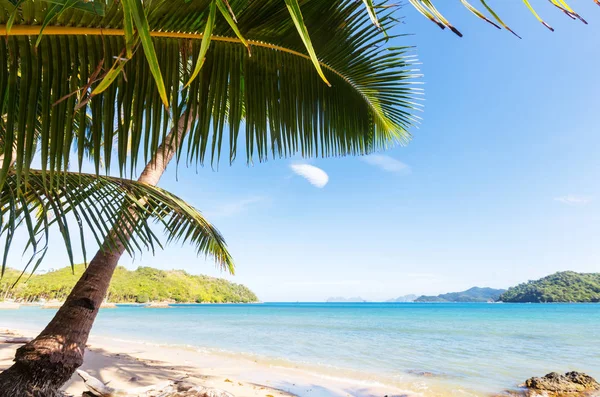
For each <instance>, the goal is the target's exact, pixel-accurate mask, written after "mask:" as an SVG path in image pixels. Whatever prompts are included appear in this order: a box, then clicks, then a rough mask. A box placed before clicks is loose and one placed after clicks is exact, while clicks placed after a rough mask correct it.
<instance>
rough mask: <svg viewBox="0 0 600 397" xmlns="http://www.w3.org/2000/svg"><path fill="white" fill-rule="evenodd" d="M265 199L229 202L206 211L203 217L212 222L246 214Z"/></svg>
mask: <svg viewBox="0 0 600 397" xmlns="http://www.w3.org/2000/svg"><path fill="white" fill-rule="evenodd" d="M266 200H267V198H266V197H263V196H253V197H247V198H244V199H240V200H237V201H230V202H226V203H222V204H220V205H219V206H217V207H216V208H214V209H212V210H210V211H206V212H205V213H204V215H205V216H206V218H207V219H209V220H212V219H215V218H227V217H230V216H234V215H238V214H240V213H242V212H246V211H248V210H249V209H250V207H252V206H253V205H255V204H259V203H261V202H264V201H266Z"/></svg>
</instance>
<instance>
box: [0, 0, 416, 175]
mask: <svg viewBox="0 0 600 397" xmlns="http://www.w3.org/2000/svg"><path fill="white" fill-rule="evenodd" d="M138 1H139V0H136V1H134V0H128V3H127V4H128V5H129V4H137V2H138ZM122 4H124V3H123V2H113V1H107V2H106V3H105V12H104V15H100V14H94V13H91V12H85V11H83V10H81V9H79V8H75V7H71V8H68V9H66V10H64V12H61V13H60V14H59V15H56V16H55V17H54V18H53V19H52V20H51V21H50V22H49V23H48V24H47V25H46V26H45V27H44V32H43V36H42V38H41V40H40V43H39V46H38V47H37V48H35V46H34V45H33V44H34V43H35V40H36V39H37V37H38V35H39V33H40V30H41V24H42V23H43V22H44V21H45V20H46V16H47V13H48V12H49V7H48V5H47V4H45V3H44V2H40V1H33V0H25V1H24V2H23V4H22V5H21V7H20V8H19V9H18V14H17V15H16V17H15V18H14V23H13V26H12V28H11V30H10V32H8V37H7V38H6V39H5V40H2V41H1V42H0V97H2V98H9V99H12V100H6V101H4V102H3V103H2V111H1V112H0V113H1V114H2V115H7V116H8V117H7V118H6V120H4V118H3V119H2V121H1V122H0V123H1V124H3V130H4V131H6V134H5V136H4V149H3V150H4V151H7V152H8V151H10V150H17V151H18V153H17V154H18V155H19V156H20V158H21V159H22V161H23V163H26V164H27V163H31V161H32V158H33V155H34V153H31V152H27V151H25V150H23V149H22V148H23V147H24V145H23V144H22V142H21V136H22V134H18V133H16V134H15V133H13V131H16V130H18V129H22V128H24V129H27V128H28V127H29V126H30V125H31V124H32V123H34V122H36V120H38V117H36V116H35V115H34V114H31V113H29V112H28V113H27V114H25V115H23V114H22V111H21V108H20V107H18V106H16V105H14V103H15V102H14V99H16V98H17V97H21V96H26V97H28V98H29V97H32V98H33V99H32V100H33V101H35V103H30V102H28V105H29V106H25V107H24V108H23V110H26V109H28V108H31V107H32V106H36V105H37V106H38V107H39V108H40V109H41V117H40V118H39V119H40V120H41V124H42V125H41V134H40V135H41V136H40V142H39V147H41V149H42V150H41V152H40V153H39V157H40V160H41V170H42V173H44V175H45V174H46V173H48V174H50V175H52V174H53V173H55V172H60V171H65V170H67V167H68V163H67V161H65V159H68V153H69V152H70V150H71V147H70V146H69V144H71V145H78V146H77V151H78V153H79V154H80V156H79V159H80V160H79V164H78V165H79V167H81V162H82V159H83V155H82V153H83V147H82V146H81V145H82V143H83V141H84V140H83V139H77V140H74V139H73V137H74V136H78V137H83V136H84V135H89V136H90V141H91V142H92V144H93V145H92V146H93V149H94V150H93V151H92V157H93V158H92V159H93V163H94V164H95V167H96V172H100V163H101V160H102V162H103V164H104V166H105V168H106V169H107V170H110V169H111V168H112V167H115V165H116V166H118V168H119V171H120V173H121V176H124V177H125V176H128V175H131V173H132V170H134V169H135V168H136V167H137V166H138V165H139V161H141V160H142V159H143V160H147V159H149V158H151V157H152V156H153V154H154V153H155V152H156V150H157V148H158V147H159V145H160V143H161V141H162V140H163V139H164V137H165V135H166V131H167V129H168V126H169V124H170V123H172V121H171V120H178V119H179V118H180V117H181V116H182V115H184V116H186V117H189V118H191V119H192V120H194V123H193V126H192V129H191V131H190V133H189V134H188V135H187V138H186V142H185V145H184V146H185V147H187V148H188V150H187V151H182V152H181V153H179V154H178V155H179V156H181V157H184V158H185V159H186V160H187V161H188V162H189V163H192V164H193V163H199V164H202V163H204V162H205V160H207V159H208V160H209V161H210V162H213V163H215V164H216V162H217V161H218V159H219V158H220V157H221V155H222V154H223V152H226V154H225V156H226V157H227V158H229V160H230V161H233V159H234V158H236V156H237V154H238V152H239V151H243V152H244V155H245V158H246V161H247V162H249V163H252V162H254V161H256V160H258V161H264V160H266V159H267V158H268V157H284V156H291V155H293V154H295V153H300V154H301V155H303V156H307V157H308V156H323V157H325V156H340V155H348V154H366V153H370V152H372V151H374V150H379V149H384V148H387V147H389V146H390V145H392V144H394V143H405V142H407V141H408V140H409V138H410V134H409V132H408V130H409V128H410V127H411V126H412V125H413V124H414V123H415V122H416V121H417V117H416V116H415V115H414V114H415V111H416V110H417V109H419V104H418V101H417V100H416V99H415V98H416V97H417V96H418V95H419V94H420V91H419V89H417V88H415V79H416V78H417V77H418V75H417V74H416V73H415V72H414V69H413V66H412V63H413V61H414V59H413V58H412V55H411V54H410V53H411V52H412V49H411V48H409V47H397V48H388V47H386V45H385V43H386V40H387V37H386V36H385V34H383V32H382V30H380V29H379V28H377V27H376V26H374V25H373V24H372V22H371V19H370V17H369V15H368V13H367V12H365V10H364V5H363V3H362V1H352V0H335V1H326V2H325V1H319V0H303V1H300V2H299V3H298V4H299V6H300V8H301V15H302V20H303V21H304V26H305V27H306V31H307V32H310V39H311V41H310V43H311V45H312V47H313V48H314V52H315V54H317V55H318V57H319V59H318V64H319V65H320V68H321V69H322V72H323V74H324V76H325V77H326V79H327V81H329V82H330V83H331V85H332V87H330V88H329V87H327V86H326V85H325V84H324V83H323V81H322V79H321V78H320V77H319V75H318V73H317V72H316V71H315V68H314V65H313V60H314V57H313V56H311V55H310V54H309V51H308V50H307V49H306V48H307V45H306V43H307V41H306V37H305V36H301V35H299V34H298V29H300V28H299V27H298V26H296V24H298V25H302V24H300V23H299V22H298V19H297V18H296V22H295V21H294V20H293V19H292V18H290V11H289V10H288V8H287V5H286V3H285V2H284V1H283V0H264V1H260V2H248V1H247V0H230V1H228V4H229V6H230V7H231V10H232V13H233V14H234V15H235V16H236V20H237V23H236V24H235V25H236V27H237V29H234V28H232V25H231V23H230V22H231V21H229V20H228V18H225V17H224V16H223V13H222V12H220V13H216V15H215V18H216V20H217V23H215V26H214V30H213V32H212V35H211V40H210V43H211V44H210V48H209V49H208V50H207V51H206V55H205V61H204V63H203V64H202V68H201V70H200V71H199V72H198V76H197V77H196V78H195V79H193V80H192V82H191V84H190V85H189V87H187V88H185V89H184V85H185V83H187V82H188V81H190V80H191V77H192V74H193V69H194V65H198V64H199V61H201V60H199V59H198V56H199V54H201V44H202V42H203V41H204V40H203V37H204V35H203V34H204V31H205V28H206V22H207V21H208V20H209V11H210V6H211V4H213V0H210V1H209V0H155V1H144V2H143V3H142V6H143V13H144V16H145V20H146V22H147V26H148V35H149V37H150V40H151V44H152V46H153V47H154V49H155V54H156V64H152V63H149V62H148V59H147V57H146V55H147V54H146V52H147V51H146V49H147V48H148V45H149V44H148V43H147V41H146V45H144V42H145V39H144V38H143V37H141V33H140V32H139V30H140V29H142V28H143V27H144V26H145V25H144V21H139V23H137V24H136V28H137V29H138V33H140V40H139V41H138V42H137V43H135V44H133V42H132V39H131V37H130V33H127V35H126V32H130V31H131V27H130V26H129V27H128V24H129V23H130V22H131V21H129V20H128V22H127V24H124V18H123V10H122V8H121V7H122ZM0 5H1V3H0ZM290 5H291V6H292V9H293V14H294V15H295V16H296V17H299V14H298V13H297V12H296V11H297V10H296V9H295V8H294V7H293V6H294V2H290ZM380 6H381V5H377V6H376V7H380ZM0 11H3V10H1V6H0ZM4 11H5V12H0V25H1V24H3V23H5V21H6V19H8V10H4ZM131 14H132V15H133V14H134V13H133V11H131ZM134 19H135V18H134ZM378 21H379V23H380V25H381V27H382V29H385V28H386V27H390V26H391V24H392V23H393V19H392V18H391V17H390V16H389V15H380V16H379V17H378ZM144 30H145V29H144ZM300 30H302V29H300ZM6 34H7V32H6V29H5V28H4V27H3V25H2V26H0V35H6ZM240 37H243V38H244V39H245V41H246V43H247V44H248V45H249V46H250V47H251V49H252V51H251V54H252V56H250V53H249V51H247V50H246V48H245V46H244V43H243V41H242V39H240ZM131 46H133V48H131ZM142 47H143V48H142ZM124 50H125V53H127V52H129V51H130V52H131V55H132V56H131V58H130V59H128V60H127V62H124V61H120V60H119V59H120V58H122V54H123V51H124ZM26 65H39V66H40V69H33V68H26ZM157 70H159V71H160V76H161V77H162V81H163V82H164V87H165V91H164V92H162V90H160V91H159V86H160V84H158V85H157V83H156V79H155V75H156V73H157ZM17 77H19V78H20V77H23V79H25V81H27V82H29V84H26V85H21V84H18V81H19V80H18V78H17ZM104 79H109V80H108V81H103V80H104ZM107 82H110V83H111V84H106V83H107ZM99 85H100V89H98V86H99ZM33 89H36V90H37V91H36V95H35V96H33V95H30V91H31V90H33ZM38 93H39V94H38ZM73 93H76V95H71V94H73ZM92 93H93V94H94V95H92ZM96 94H97V95H96ZM69 95H71V96H69ZM165 95H166V97H167V98H169V100H170V104H171V107H172V108H171V109H170V111H167V110H166V109H165V107H164V97H165ZM65 97H68V98H69V100H63V101H60V100H61V98H65ZM87 116H89V118H90V123H89V133H88V132H86V131H84V130H82V129H81V128H78V129H76V128H75V127H74V124H73V123H71V122H68V121H69V120H81V119H84V118H85V117H87ZM19 121H20V122H19ZM80 125H82V124H81V123H80ZM114 140H116V141H117V142H119V145H117V150H116V151H117V155H116V156H112V150H111V147H110V146H106V147H105V148H104V150H101V145H102V144H103V143H104V145H110V144H111V143H112V142H113V141H114ZM14 142H16V143H17V144H16V145H14V146H15V148H16V149H11V148H12V147H13V143H14ZM127 142H131V145H129V147H128V145H127V144H126V143H127ZM223 142H228V145H223ZM178 160H180V159H178ZM9 168H10V164H8V163H7V162H4V163H3V164H2V171H1V172H0V187H1V185H2V183H3V180H4V179H5V178H6V177H7V175H8V173H9ZM23 172H25V171H23ZM54 180H55V179H54V178H49V179H48V181H50V182H52V181H54Z"/></svg>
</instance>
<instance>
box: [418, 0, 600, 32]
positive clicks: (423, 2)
mask: <svg viewBox="0 0 600 397" xmlns="http://www.w3.org/2000/svg"><path fill="white" fill-rule="evenodd" d="M549 1H550V3H551V4H552V5H554V6H555V8H557V9H559V10H560V11H562V12H563V13H564V14H566V15H567V16H568V17H570V18H571V19H579V20H580V21H581V22H583V23H585V24H587V22H586V20H585V19H583V18H582V17H581V15H579V14H578V13H577V12H575V10H573V9H572V8H571V7H570V6H569V5H568V4H567V2H566V1H565V0H549ZM593 1H594V2H595V3H596V4H598V5H600V0H593ZM409 2H410V3H411V4H412V5H413V7H414V8H415V9H416V10H417V11H419V13H421V14H423V15H424V16H425V17H426V18H428V19H429V20H430V21H432V22H434V23H435V24H436V25H438V26H439V27H440V28H442V29H445V28H448V29H450V30H451V31H452V32H454V33H455V34H456V35H458V36H461V37H462V33H461V32H460V31H458V29H456V28H455V27H454V26H453V25H452V24H451V23H450V21H448V20H447V19H446V18H445V17H444V16H443V15H442V13H441V12H440V11H438V9H437V8H436V7H435V5H434V3H436V4H442V3H443V4H444V5H446V4H449V3H450V2H449V1H437V2H436V1H435V0H409ZM460 2H461V3H462V4H463V5H464V6H465V7H466V8H467V10H469V11H470V12H472V13H473V14H474V15H476V16H477V17H478V18H480V19H482V20H484V21H486V22H488V23H490V24H491V25H493V26H495V27H496V28H500V26H502V27H503V28H504V29H506V30H508V31H509V32H511V33H512V34H514V35H515V36H517V37H519V38H521V37H520V36H519V35H518V34H516V33H515V32H514V31H513V30H512V29H511V28H510V27H508V25H507V24H506V23H505V22H504V21H503V20H502V19H501V18H500V16H499V14H498V13H497V12H496V11H495V10H494V9H493V8H492V7H491V6H489V5H488V3H487V2H486V0H480V2H481V5H482V6H483V7H484V8H485V9H486V10H487V11H488V12H489V14H490V17H491V18H493V19H494V20H496V22H497V23H498V24H496V23H494V22H492V20H491V18H490V17H488V16H486V15H485V14H484V13H483V12H482V11H480V10H478V9H477V8H475V7H474V6H473V5H472V4H471V3H469V2H468V1H467V0H460ZM523 3H524V5H525V6H526V7H527V9H529V11H530V12H531V13H532V14H533V16H534V17H535V18H536V19H537V20H538V21H539V22H540V23H541V24H542V25H544V26H545V27H547V28H548V29H550V30H551V31H554V29H553V28H552V26H550V25H549V24H548V23H547V22H546V21H544V20H543V19H542V18H541V17H540V15H539V14H538V13H537V11H536V10H535V9H534V8H533V6H532V5H531V3H530V2H529V0H523ZM498 25H500V26H498Z"/></svg>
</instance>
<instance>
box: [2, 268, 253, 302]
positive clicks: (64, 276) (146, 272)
mask: <svg viewBox="0 0 600 397" xmlns="http://www.w3.org/2000/svg"><path fill="white" fill-rule="evenodd" d="M83 271H84V266H83V265H76V266H75V275H73V272H72V270H71V268H70V267H66V268H63V269H60V270H56V271H52V272H48V273H45V274H34V275H33V276H32V277H31V278H30V279H29V280H28V281H27V278H28V276H27V275H25V276H24V277H23V279H22V281H21V282H20V283H19V284H17V286H16V287H15V288H13V289H10V286H12V284H13V283H14V281H15V280H16V279H17V277H18V275H19V274H20V272H18V271H16V270H12V269H7V271H6V273H5V275H4V278H2V279H1V280H0V300H1V299H5V298H13V299H20V300H25V301H32V300H39V299H46V300H51V299H57V300H61V301H62V300H64V299H66V297H67V295H68V294H69V292H70V291H71V289H72V288H73V286H74V285H75V282H76V281H77V279H78V278H79V276H80V275H81V274H82V273H83ZM25 281H27V282H25ZM108 301H109V302H117V303H119V302H139V303H145V302H148V301H175V302H197V303H201V302H210V303H226V302H227V303H249V302H257V301H258V298H257V297H256V295H254V293H253V292H252V291H251V290H250V289H248V288H247V287H246V286H244V285H240V284H234V283H231V282H229V281H227V280H223V279H219V278H213V277H208V276H194V275H191V274H188V273H186V272H184V271H182V270H169V271H164V270H158V269H153V268H150V267H139V268H138V269H137V270H135V271H130V270H127V269H126V268H124V267H121V266H119V267H117V269H116V270H115V274H114V276H113V279H112V282H111V285H110V288H109V292H108Z"/></svg>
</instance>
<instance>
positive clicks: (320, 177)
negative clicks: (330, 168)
mask: <svg viewBox="0 0 600 397" xmlns="http://www.w3.org/2000/svg"><path fill="white" fill-rule="evenodd" d="M290 168H291V169H292V171H294V172H295V173H296V174H298V175H300V176H301V177H303V178H305V179H306V180H307V181H308V182H310V184H311V185H313V186H316V187H318V188H323V187H325V185H327V182H329V175H327V173H326V172H325V171H323V170H322V169H320V168H317V167H315V166H313V165H309V164H292V165H290Z"/></svg>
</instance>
